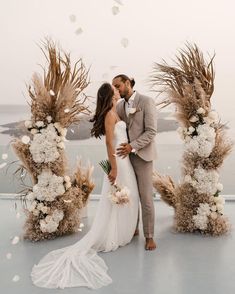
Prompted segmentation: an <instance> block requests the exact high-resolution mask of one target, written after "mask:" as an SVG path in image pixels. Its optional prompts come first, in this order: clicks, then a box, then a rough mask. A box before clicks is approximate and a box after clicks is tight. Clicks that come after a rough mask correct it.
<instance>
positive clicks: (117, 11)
mask: <svg viewBox="0 0 235 294" xmlns="http://www.w3.org/2000/svg"><path fill="white" fill-rule="evenodd" d="M119 12H120V10H119V7H118V6H113V7H112V13H113V15H117V14H118V13H119Z"/></svg>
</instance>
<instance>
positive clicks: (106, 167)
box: [99, 159, 111, 175]
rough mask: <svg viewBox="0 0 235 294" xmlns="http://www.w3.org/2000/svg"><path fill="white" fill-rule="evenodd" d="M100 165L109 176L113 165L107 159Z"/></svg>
mask: <svg viewBox="0 0 235 294" xmlns="http://www.w3.org/2000/svg"><path fill="white" fill-rule="evenodd" d="M99 165H100V166H101V167H102V169H103V171H104V172H105V173H106V174H107V175H108V174H109V173H110V171H111V164H110V162H109V161H108V160H107V159H105V160H101V161H100V162H99Z"/></svg>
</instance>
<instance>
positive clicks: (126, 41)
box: [121, 38, 129, 48]
mask: <svg viewBox="0 0 235 294" xmlns="http://www.w3.org/2000/svg"><path fill="white" fill-rule="evenodd" d="M121 44H122V46H123V47H124V48H127V46H128V44H129V40H128V39H127V38H123V39H122V40H121Z"/></svg>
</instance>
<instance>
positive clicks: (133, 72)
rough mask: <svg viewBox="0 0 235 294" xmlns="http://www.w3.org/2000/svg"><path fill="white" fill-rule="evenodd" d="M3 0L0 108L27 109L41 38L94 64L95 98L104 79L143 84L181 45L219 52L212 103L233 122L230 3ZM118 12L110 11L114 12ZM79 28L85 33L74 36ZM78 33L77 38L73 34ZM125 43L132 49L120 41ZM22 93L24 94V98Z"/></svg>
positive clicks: (234, 52)
mask: <svg viewBox="0 0 235 294" xmlns="http://www.w3.org/2000/svg"><path fill="white" fill-rule="evenodd" d="M118 2H120V0H119V1H118V0H116V1H115V0H5V1H4V0H1V9H0V37H1V54H0V77H1V79H0V87H1V95H0V104H26V100H27V93H26V90H25V83H28V82H29V80H30V78H31V75H32V73H33V72H34V71H40V67H39V64H44V58H43V55H42V54H41V51H40V49H39V48H38V46H37V43H38V44H39V43H40V40H43V39H44V37H45V36H49V37H52V38H53V40H55V41H58V42H59V43H60V45H61V47H62V48H63V49H64V50H66V51H69V52H71V56H72V58H73V59H78V58H79V57H83V59H84V61H85V63H86V65H87V66H91V70H90V78H91V81H92V84H91V86H90V88H89V90H88V94H90V95H94V96H95V94H96V91H97V88H98V87H99V85H100V84H101V82H102V81H103V80H108V81H111V79H112V77H113V76H114V75H116V74H118V73H126V74H127V75H129V76H133V77H134V78H135V79H136V82H137V85H136V88H137V89H138V90H139V91H140V92H145V93H148V94H149V95H151V96H152V97H154V94H153V93H151V92H149V86H148V85H147V84H146V80H147V79H148V77H149V74H150V72H151V70H152V67H153V63H154V62H160V61H161V59H162V58H164V59H166V60H167V61H168V62H170V61H171V58H172V57H174V55H175V53H176V52H177V50H178V49H179V48H183V47H184V44H185V42H186V41H190V42H195V43H196V44H197V45H198V46H199V47H200V48H201V49H202V50H203V52H204V53H205V54H207V53H210V55H212V54H213V53H214V52H216V58H215V69H216V80H215V93H214V96H213V97H214V98H213V101H214V106H215V108H217V109H218V110H219V112H220V113H221V114H222V113H223V115H222V117H223V119H225V120H232V119H233V118H232V117H233V113H234V109H235V106H234V98H235V97H234V84H235V57H234V55H235V42H234V37H235V34H234V27H235V17H234V10H235V4H234V1H233V0H224V1H220V0H206V1H205V0H197V1H190V0H164V1H158V0H145V1H140V0H139V1H137V0H121V3H122V5H121V4H119V3H118ZM114 6H116V8H114V9H116V10H117V9H119V13H117V14H116V15H114V14H113V11H112V8H113V7H114ZM80 28H81V29H82V33H78V32H79V30H80ZM77 30H78V32H77V33H76V31H77ZM123 38H126V39H128V41H129V44H128V46H127V47H126V48H125V47H124V46H123V45H122V44H121V40H122V39H123ZM24 95H25V97H24Z"/></svg>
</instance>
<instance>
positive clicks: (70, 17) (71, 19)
mask: <svg viewBox="0 0 235 294" xmlns="http://www.w3.org/2000/svg"><path fill="white" fill-rule="evenodd" d="M69 19H70V21H71V22H75V21H76V15H74V14H71V15H70V16H69Z"/></svg>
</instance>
